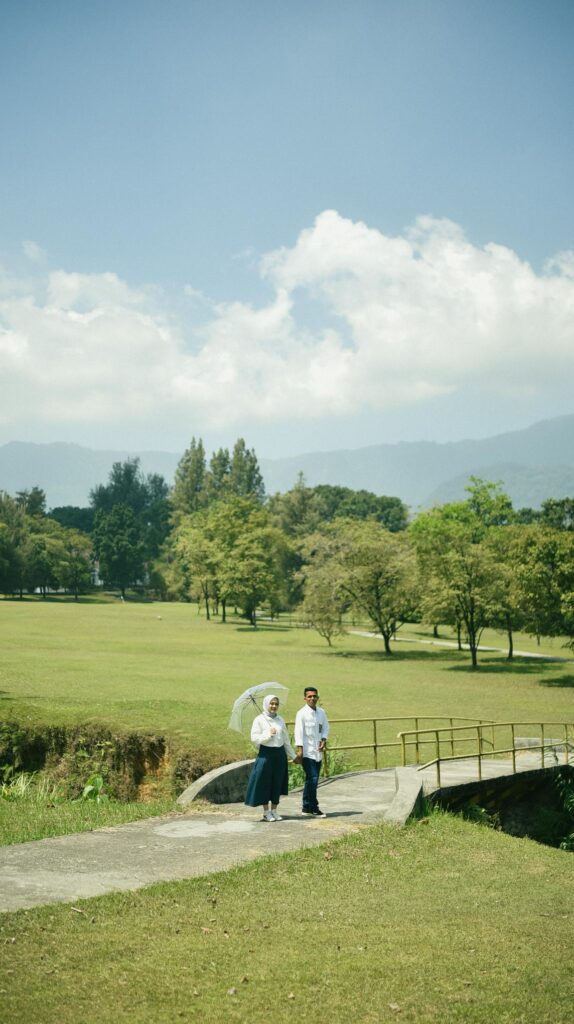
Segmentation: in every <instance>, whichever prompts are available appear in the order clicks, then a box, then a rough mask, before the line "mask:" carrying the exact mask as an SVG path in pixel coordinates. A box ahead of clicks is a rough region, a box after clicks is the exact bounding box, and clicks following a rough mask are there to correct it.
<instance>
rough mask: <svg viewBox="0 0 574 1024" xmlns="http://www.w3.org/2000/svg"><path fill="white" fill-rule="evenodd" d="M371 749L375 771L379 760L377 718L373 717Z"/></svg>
mask: <svg viewBox="0 0 574 1024" xmlns="http://www.w3.org/2000/svg"><path fill="white" fill-rule="evenodd" d="M373 750H374V752H375V771H376V770H377V768H378V767H379V761H378V758H377V719H376V718H373Z"/></svg>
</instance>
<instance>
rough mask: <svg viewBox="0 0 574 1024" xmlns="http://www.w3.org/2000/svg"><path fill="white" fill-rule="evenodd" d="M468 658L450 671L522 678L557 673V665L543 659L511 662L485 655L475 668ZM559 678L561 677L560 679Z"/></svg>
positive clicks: (523, 659)
mask: <svg viewBox="0 0 574 1024" xmlns="http://www.w3.org/2000/svg"><path fill="white" fill-rule="evenodd" d="M464 654H466V658H464V660H463V661H462V663H461V662H459V663H458V664H457V665H456V666H455V665H453V666H452V669H450V670H449V671H457V672H472V673H473V674H476V675H521V676H541V675H544V674H545V673H548V672H556V664H555V663H553V662H551V661H543V660H542V659H540V660H537V659H535V658H519V657H514V658H512V660H511V661H509V660H508V658H507V657H505V656H504V657H500V658H492V657H488V655H486V654H483V655H482V657H481V655H480V652H479V655H478V666H477V667H476V668H473V666H472V665H471V662H470V655H469V654H468V652H463V655H464ZM558 678H559V677H558Z"/></svg>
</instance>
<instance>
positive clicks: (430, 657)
mask: <svg viewBox="0 0 574 1024" xmlns="http://www.w3.org/2000/svg"><path fill="white" fill-rule="evenodd" d="M322 653H323V654H326V655H327V656H330V657H332V658H348V659H349V660H354V661H386V662H389V663H392V664H395V663H397V662H403V661H407V662H411V663H412V662H415V663H419V664H421V663H426V662H429V661H432V662H433V663H434V664H436V662H437V661H451V662H452V661H456V662H457V664H458V663H460V660H461V654H460V652H459V651H441V652H440V653H439V652H437V651H436V650H433V651H397V649H396V648H395V647H393V650H392V653H391V654H385V652H384V650H380V651H337V650H334V649H333V648H327V649H325V650H324V651H323V652H322Z"/></svg>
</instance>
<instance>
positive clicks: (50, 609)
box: [0, 600, 574, 756]
mask: <svg viewBox="0 0 574 1024" xmlns="http://www.w3.org/2000/svg"><path fill="white" fill-rule="evenodd" d="M443 635H444V636H445V638H446V637H448V632H447V630H446V629H445V630H444V631H443ZM399 636H405V637H408V636H411V637H415V636H418V637H420V638H423V639H424V638H426V639H428V638H429V637H430V633H429V631H428V630H426V631H425V630H424V629H415V628H411V629H410V630H409V629H405V630H403V631H401V633H400V634H399ZM484 642H485V643H487V644H497V645H499V646H501V647H503V646H504V636H502V635H495V634H488V635H485V637H484ZM516 647H517V648H521V649H526V650H532V651H536V650H539V651H540V652H541V653H547V654H550V655H553V656H555V657H556V656H557V657H566V658H568V657H571V656H572V652H570V651H568V650H565V649H564V648H563V647H562V646H561V645H560V643H559V642H558V641H551V642H547V643H545V644H544V645H543V646H542V647H540V648H537V647H536V644H535V642H534V641H533V640H532V639H531V638H528V637H524V636H518V637H517V638H516ZM0 650H1V652H2V653H1V661H0V706H1V707H2V717H4V718H17V719H19V720H23V721H31V722H43V723H47V722H50V723H53V722H86V721H98V722H104V723H109V724H110V725H111V726H113V727H126V728H130V729H132V728H136V729H145V730H154V731H156V732H165V733H166V734H167V735H168V736H172V737H177V738H178V739H180V740H181V741H182V742H185V743H186V744H188V745H190V746H192V747H193V748H205V747H210V748H212V749H215V750H220V751H221V752H222V754H226V755H231V754H237V756H242V755H244V754H245V753H246V752H248V751H250V746H249V744H248V743H246V742H245V741H244V740H242V738H241V737H240V736H238V735H237V734H235V733H232V732H229V731H228V730H227V722H228V718H229V712H230V707H231V704H232V701H233V699H234V698H235V696H237V695H238V694H239V693H240V692H241V691H242V690H243V689H245V688H246V687H247V686H249V685H252V684H254V683H258V682H262V681H265V680H269V679H276V680H278V681H280V682H282V683H284V684H285V685H286V686H288V687H290V689H291V698H290V701H289V705H288V707H287V711H286V714H287V717H289V716H290V715H291V716H293V715H294V713H295V711H296V710H297V707H298V706H299V705H300V703H301V702H302V701H301V691H302V689H303V686H305V685H306V684H308V683H312V684H314V685H316V686H318V687H319V689H320V692H321V697H322V702H323V705H324V707H325V708H326V710H327V711H328V713H329V716H330V717H331V718H352V717H361V716H366V717H368V716H388V715H397V716H400V715H413V714H416V713H418V714H419V715H461V716H468V717H477V718H494V719H497V720H503V719H506V720H513V719H518V718H533V719H539V718H542V719H548V720H550V719H555V718H557V719H559V720H562V719H564V720H566V719H568V718H570V717H571V715H572V689H573V688H574V661H571V662H570V663H568V662H564V663H560V662H552V661H550V662H543V661H537V660H534V659H526V658H520V657H517V658H515V660H514V662H510V663H509V662H507V660H506V657H505V655H504V654H496V653H485V654H481V656H480V667H479V669H478V670H477V671H475V672H473V671H472V670H471V668H470V664H469V658H468V655H467V654H465V653H461V652H459V651H457V650H451V649H442V648H440V647H435V646H428V645H418V644H410V643H396V644H395V645H394V650H395V653H394V655H392V656H391V657H390V658H389V657H385V655H384V654H383V652H382V644H381V642H380V641H378V640H376V639H367V638H363V637H359V636H354V635H349V634H348V635H346V636H344V637H342V638H340V639H339V640H338V642H337V643H336V645H335V646H334V647H333V648H332V649H330V648H328V647H327V645H326V644H325V642H324V641H323V640H321V638H320V637H319V636H318V635H317V634H316V633H315V632H313V631H312V630H305V629H297V628H291V627H289V626H288V625H287V624H281V623H277V624H262V625H261V626H260V627H259V628H258V629H257V630H253V629H252V628H251V627H250V626H248V625H246V624H244V623H241V622H240V621H231V622H229V623H228V624H226V625H222V624H221V623H220V622H219V621H217V620H214V621H212V622H206V621H205V618H204V617H202V616H200V615H198V614H197V608H196V607H195V606H191V605H185V604H162V603H158V604H147V603H130V602H125V603H123V604H122V603H120V602H115V601H114V602H107V603H98V602H94V601H85V602H80V603H78V604H75V603H74V602H59V601H56V600H54V601H45V602H44V601H41V600H29V601H22V602H20V601H1V602H0ZM336 731H337V734H338V737H339V739H340V741H341V742H345V741H349V742H352V740H349V735H350V732H349V729H348V728H347V727H339V728H338V729H337V730H336ZM395 731H396V730H395ZM339 734H340V735H339Z"/></svg>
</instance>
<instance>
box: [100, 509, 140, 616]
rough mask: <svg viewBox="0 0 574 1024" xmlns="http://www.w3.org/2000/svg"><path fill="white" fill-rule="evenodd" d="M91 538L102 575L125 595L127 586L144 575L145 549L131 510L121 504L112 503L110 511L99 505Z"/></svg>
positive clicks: (135, 518)
mask: <svg viewBox="0 0 574 1024" xmlns="http://www.w3.org/2000/svg"><path fill="white" fill-rule="evenodd" d="M93 540H94V548H95V553H96V556H97V558H98V559H99V563H100V573H101V576H102V578H103V579H104V580H105V581H106V583H108V585H110V586H117V587H119V589H120V591H121V594H122V597H125V593H126V588H127V587H129V586H133V585H134V584H136V583H139V582H141V581H142V580H143V579H144V576H145V551H144V547H143V543H142V536H141V527H140V524H139V523H138V520H137V517H136V514H135V512H134V510H133V509H132V508H130V507H129V506H128V505H122V504H115V505H112V507H111V509H110V510H109V511H106V510H105V509H99V510H98V511H97V512H96V524H95V527H94V533H93Z"/></svg>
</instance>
